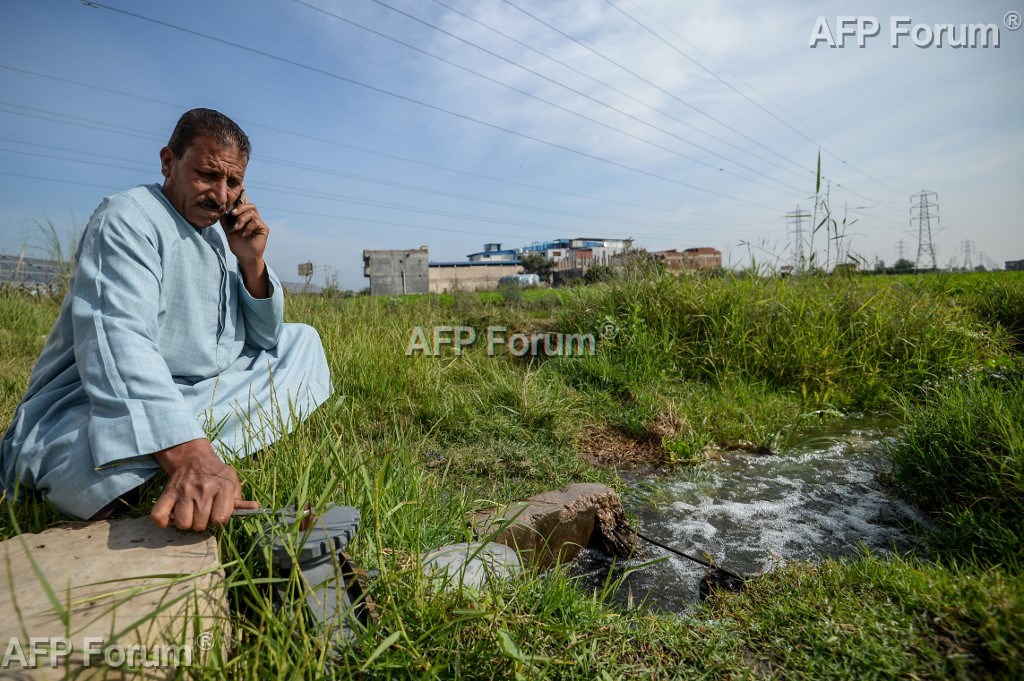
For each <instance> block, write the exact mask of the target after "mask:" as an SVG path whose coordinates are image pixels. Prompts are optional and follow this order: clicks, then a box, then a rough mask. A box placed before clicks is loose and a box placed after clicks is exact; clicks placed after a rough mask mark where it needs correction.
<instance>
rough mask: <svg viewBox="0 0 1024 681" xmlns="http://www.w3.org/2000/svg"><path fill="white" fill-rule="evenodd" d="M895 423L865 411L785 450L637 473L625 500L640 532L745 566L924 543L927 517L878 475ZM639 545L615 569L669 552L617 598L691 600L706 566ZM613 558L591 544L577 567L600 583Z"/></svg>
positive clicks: (737, 568) (666, 603)
mask: <svg viewBox="0 0 1024 681" xmlns="http://www.w3.org/2000/svg"><path fill="white" fill-rule="evenodd" d="M894 429H895V424H894V423H892V422H890V421H886V420H882V419H868V418H860V419H856V420H846V421H843V422H841V423H838V424H834V425H832V426H830V427H829V428H828V429H822V430H819V431H817V432H815V433H813V434H812V435H810V436H808V437H806V438H804V440H803V441H800V440H799V439H798V440H797V442H796V444H795V445H793V446H791V447H790V448H789V449H787V451H786V452H785V453H784V454H782V455H769V456H758V455H755V454H748V453H738V452H722V453H721V456H722V460H721V461H715V462H710V463H708V464H705V465H704V466H702V467H701V468H700V469H698V470H694V471H691V472H689V473H688V474H686V475H685V477H682V478H673V479H670V480H653V481H652V480H650V479H647V480H634V481H633V483H634V485H635V487H636V489H637V490H638V491H639V490H643V494H642V495H637V496H638V497H642V498H644V499H645V501H638V500H631V499H630V497H629V496H627V498H625V499H624V500H623V503H624V504H625V506H626V509H627V511H628V512H629V513H630V514H631V515H634V516H636V517H637V518H638V521H639V529H640V531H641V532H642V533H643V534H645V535H647V536H649V537H652V538H654V539H657V540H658V541H660V542H661V543H663V544H666V545H668V546H671V547H673V548H676V549H678V550H681V551H685V552H686V553H689V554H691V555H697V556H700V557H706V555H710V556H712V557H713V558H714V561H715V562H716V563H717V564H718V565H721V566H724V567H727V568H729V569H731V570H732V571H734V572H739V573H742V574H756V573H760V572H763V571H767V570H771V569H773V568H775V567H777V566H779V565H781V564H784V563H786V562H787V561H795V560H810V561H813V560H816V559H821V558H826V557H841V556H854V555H857V554H858V553H862V552H863V551H870V552H871V553H874V554H880V555H892V554H893V553H900V554H904V553H909V552H911V551H915V550H921V549H923V548H924V547H923V546H921V545H920V544H919V543H918V541H917V540H916V539H915V537H914V534H913V527H914V526H915V525H916V524H926V523H927V521H926V519H925V517H924V516H923V515H922V514H921V513H920V512H919V511H917V510H916V509H915V508H913V507H912V506H910V505H908V504H906V503H905V502H903V501H901V500H899V499H898V498H897V497H896V496H894V495H893V494H892V493H891V492H890V491H888V490H887V489H886V488H885V487H884V486H883V485H882V484H881V483H880V482H879V481H878V479H877V476H878V474H879V473H884V472H885V471H887V470H888V463H887V461H886V460H885V458H884V456H883V451H884V443H885V439H886V437H887V434H888V433H891V432H894ZM652 500H653V502H654V503H652ZM640 543H641V545H642V546H643V547H644V549H645V555H644V556H643V557H641V558H638V559H633V560H632V561H630V562H628V563H625V564H622V565H618V566H616V567H615V568H614V574H621V572H622V570H623V569H628V568H631V567H636V566H638V565H641V564H643V563H645V562H648V561H650V560H652V559H654V558H660V557H664V558H665V560H663V561H661V562H659V563H657V564H655V565H650V566H647V567H643V568H642V569H640V570H638V571H636V572H633V573H632V574H630V575H628V576H627V577H626V578H625V580H624V582H623V584H622V588H621V589H620V590H619V591H618V592H617V594H616V600H617V601H619V602H620V603H621V604H643V605H644V606H645V607H649V608H652V609H655V610H662V611H675V612H682V611H685V610H687V609H688V608H690V607H691V606H692V605H693V604H694V603H695V602H696V601H697V600H698V598H699V586H700V582H701V580H702V579H703V577H704V575H705V573H706V569H705V568H703V567H701V566H700V565H697V564H696V563H694V562H692V561H689V560H686V559H685V558H681V557H677V556H675V555H673V554H671V553H669V552H668V551H665V550H663V549H660V548H657V547H655V546H652V545H650V544H648V543H646V542H644V541H643V540H640ZM610 566H611V565H610V561H609V560H608V559H607V558H606V557H604V556H603V555H601V554H599V553H596V552H593V551H587V552H585V553H584V554H583V555H582V556H581V557H580V559H578V560H577V563H576V566H575V568H574V570H575V573H576V574H580V575H582V576H583V581H584V584H586V585H589V586H590V587H591V588H599V587H600V585H601V583H602V582H603V581H604V579H605V578H606V576H607V575H608V571H609V568H610Z"/></svg>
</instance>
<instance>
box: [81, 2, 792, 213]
mask: <svg viewBox="0 0 1024 681" xmlns="http://www.w3.org/2000/svg"><path fill="white" fill-rule="evenodd" d="M506 1H507V0H506ZM89 6H90V7H95V8H98V9H106V10H110V11H112V12H115V13H117V14H123V15H125V16H130V17H133V18H136V19H139V20H142V21H146V22H149V23H153V24H156V25H158V26H163V27H165V28H170V29H172V30H175V31H180V32H182V33H188V34H190V35H194V36H197V37H200V38H204V39H206V40H212V41H213V42H216V43H220V44H222V45H227V46H228V47H233V48H235V49H239V50H243V51H245V52H250V53H252V54H256V55H260V56H262V57H265V58H267V59H272V60H274V61H278V62H281V63H283V64H289V65H291V66H295V67H298V68H301V69H304V70H307V71H310V72H312V73H318V74H320V75H323V76H327V77H328V78H333V79H335V80H339V81H341V82H344V83H349V84H350V85H355V86H357V87H361V88H364V89H367V90H370V91H371V92H377V93H379V94H383V95H386V96H389V97H394V98H395V99H399V100H401V101H404V102H408V103H411V104H415V105H417V106H421V107H423V108H425V109H430V110H431V111H437V112H439V113H444V114H448V115H450V116H453V117H455V118H459V119H462V120H465V121H470V122H472V123H476V124H478V125H482V126H485V127H488V128H491V129H493V130H499V131H501V132H504V133H506V134H509V135H514V136H516V137H521V138H523V139H528V140H531V141H533V142H537V143H538V144H543V145H545V146H549V147H552V148H554V149H560V150H562V151H565V152H568V153H571V154H575V155H577V156H581V157H583V158H589V159H592V160H595V161H599V162H601V163H605V164H607V165H610V166H613V167H616V168H620V169H622V170H628V171H631V172H635V173H638V174H641V175H645V176H647V177H651V178H655V179H659V180H663V181H665V182H669V183H672V184H675V185H679V186H681V187H687V188H688V189H693V190H694V191H699V192H703V193H705V194H711V195H713V196H718V197H720V198H723V199H728V200H730V201H736V202H739V203H745V204H748V205H751V206H757V207H758V208H765V209H768V210H773V208H772V207H771V206H767V205H765V204H761V203H757V202H755V201H750V200H747V199H743V198H740V197H738V196H731V195H729V194H725V193H724V192H719V191H715V190H713V189H707V188H705V187H700V186H698V185H694V184H691V183H689V182H685V181H683V180H679V179H676V178H672V177H668V176H666V175H660V174H658V173H655V172H651V171H649V170H643V169H641V168H637V167H635V166H630V165H628V164H625V163H619V162H618V161H613V160H611V159H608V158H603V157H601V156H597V155H595V154H591V153H588V152H586V151H582V150H580V149H574V148H572V147H568V146H565V145H564V144H559V143H557V142H552V141H550V140H545V139H543V138H540V137H536V136H534V135H530V134H527V133H524V132H520V131H518V130H513V129H511V128H506V127H504V126H502V125H498V124H496V123H488V122H487V121H483V120H481V119H479V118H474V117H472V116H469V115H467V114H462V113H458V112H456V111H452V110H451V109H446V108H444V107H442V106H438V105H436V104H430V103H429V102H424V101H422V100H419V99H416V98H414V97H410V96H408V95H403V94H400V93H397V92H393V91H391V90H388V89H386V88H382V87H378V86H376V85H371V84H369V83H364V82H362V81H359V80H356V79H354V78H348V77H346V76H342V75H341V74H338V73H333V72H331V71H327V70H325V69H321V68H318V67H316V66H311V65H309V64H303V63H302V62H298V61H295V60H294V59H289V58H287V57H282V56H280V55H275V54H271V53H270V52H266V51H264V50H260V49H257V48H254V47H249V46H248V45H242V44H240V43H234V42H231V41H229V40H224V39H223V38H218V37H216V36H212V35H209V34H208V33H202V32H200V31H195V30H193V29H190V28H185V27H182V26H176V25H174V24H171V23H168V22H166V21H161V20H159V19H154V18H152V17H147V16H144V15H142V14H136V13H135V12H129V11H127V10H123V9H119V8H117V7H111V6H110V5H104V4H101V3H98V2H91V1H90V3H89Z"/></svg>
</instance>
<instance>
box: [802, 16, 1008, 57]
mask: <svg viewBox="0 0 1024 681" xmlns="http://www.w3.org/2000/svg"><path fill="white" fill-rule="evenodd" d="M882 25H883V24H882V22H881V21H879V20H878V18H877V17H873V16H838V17H836V19H835V24H834V26H835V29H834V30H833V27H832V25H830V24H829V21H828V19H827V18H826V17H823V16H819V17H818V19H817V20H816V21H815V22H814V29H813V30H812V31H811V38H810V40H809V41H808V42H807V46H808V47H812V48H816V47H820V46H822V45H827V46H828V47H838V48H842V47H847V46H851V47H852V46H853V44H854V43H856V45H857V47H860V48H864V47H867V44H868V42H869V41H875V40H876V39H878V38H879V36H880V35H881V33H882ZM1003 26H1005V27H1006V28H1007V29H1008V30H1010V31H1017V30H1019V29H1020V27H1021V15H1020V13H1019V12H1007V13H1006V14H1005V15H1004V16H1003ZM888 28H889V47H891V48H893V49H895V48H898V47H903V46H907V45H913V46H914V47H918V48H922V49H924V48H929V47H936V48H943V47H948V48H952V49H961V48H979V47H981V48H986V47H995V48H998V47H999V41H1000V32H999V26H998V25H997V24H925V23H914V20H913V19H911V18H910V17H909V16H894V17H889V22H888Z"/></svg>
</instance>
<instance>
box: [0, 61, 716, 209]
mask: <svg viewBox="0 0 1024 681" xmlns="http://www.w3.org/2000/svg"><path fill="white" fill-rule="evenodd" d="M0 68H2V69H8V70H11V71H15V72H18V73H23V74H26V75H30V76H35V77H38V78H47V79H49V80H54V81H58V82H62V83H68V84H71V85H76V86H78V87H84V88H89V89H92V90H97V91H99V92H109V93H111V94H116V95H120V96H122V97H129V98H132V99H138V100H141V101H147V102H153V103H156V104H161V105H163V106H168V107H171V108H174V109H176V110H179V111H180V110H182V109H185V108H187V107H186V106H185V105H183V104H178V103H175V102H167V101H164V100H160V99H154V98H152V97H144V96H141V95H138V94H135V93H132V92H125V91H124V90H116V89H113V88H108V87H103V86H99V85H95V84H93V83H85V82H82V81H78V80H72V79H70V78H62V77H60V76H55V75H52V74H48V73H40V72H38V71H30V70H28V69H21V68H17V67H14V66H10V65H7V64H0ZM37 111H42V110H41V109H37ZM7 113H15V112H7ZM50 113H51V114H52V115H55V116H64V114H57V113H54V112H50ZM18 115H23V116H24V115H27V114H18ZM43 120H49V119H43ZM236 120H237V121H238V122H239V123H241V124H244V125H245V126H247V127H250V126H251V127H256V128H262V129H264V130H271V131H273V132H278V133H282V134H285V135H292V136H294V137H299V138H302V139H306V140H310V141H312V142H319V143H322V144H330V145H332V146H336V147H339V148H341V149H348V150H351V151H358V152H360V153H364V154H371V155H374V156H379V157H381V158H388V159H392V160H395V161H401V162H403V163H410V164H414V165H419V166H423V167H425V168H433V169H435V170H444V171H445V172H450V173H456V174H459V175H464V176H466V177H476V178H480V179H483V180H488V181H491V182H498V183H501V184H507V185H510V186H516V187H522V188H524V189H531V190H535V191H541V192H545V193H549V194H558V195H560V196H568V197H572V198H577V199H586V200H588V201H597V202H600V203H607V204H609V205H617V206H624V207H628V208H642V209H644V210H653V211H659V212H664V213H673V214H674V213H676V212H677V211H675V210H668V209H665V208H660V207H658V206H649V205H644V204H638V203H631V202H628V201H617V200H614V199H607V198H601V197H597V196H588V195H586V194H576V193H574V192H567V191H562V190H559V189H552V188H551V187H543V186H540V185H535V184H529V183H524V182H517V181H515V180H509V179H507V178H501V177H495V176H493V175H485V174H483V173H476V172H472V171H469V170H463V169H460V168H453V167H451V166H445V165H441V164H438V163H431V162H429V161H423V160H421V159H415V158H409V157H408V156H401V155H398V154H390V153H386V152H383V151H379V150H377V149H369V148H367V147H361V146H357V145H353V144H345V143H344V142H339V141H337V140H333V139H329V138H326V137H318V136H316V135H309V134H306V133H301V132H297V131H295V130H288V129H286V128H281V127H278V126H273V125H267V124H265V123H259V122H257V121H249V120H245V119H242V118H239V119H236ZM57 122H64V121H57ZM97 123H98V121H97ZM81 127H90V126H81ZM94 129H97V130H103V131H104V132H116V131H117V130H106V129H103V128H94ZM141 136H143V137H145V138H147V139H150V138H152V139H162V138H160V137H159V136H157V135H154V134H152V133H147V134H145V135H141ZM686 212H687V213H689V214H691V215H695V216H699V215H707V214H702V213H695V212H692V211H686ZM710 217H714V216H713V215H710Z"/></svg>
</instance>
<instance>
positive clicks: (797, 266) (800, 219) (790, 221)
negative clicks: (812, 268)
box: [786, 206, 811, 274]
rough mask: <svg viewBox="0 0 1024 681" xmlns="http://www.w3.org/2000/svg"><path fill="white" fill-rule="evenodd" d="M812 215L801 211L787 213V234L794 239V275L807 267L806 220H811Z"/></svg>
mask: <svg viewBox="0 0 1024 681" xmlns="http://www.w3.org/2000/svg"><path fill="white" fill-rule="evenodd" d="M810 218H811V214H810V213H809V212H808V211H806V210H801V208H800V206H797V207H796V210H793V211H790V212H788V213H786V232H787V235H788V236H791V237H792V239H793V273H794V274H797V273H800V272H803V271H804V269H806V267H807V257H806V256H805V255H804V220H810Z"/></svg>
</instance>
